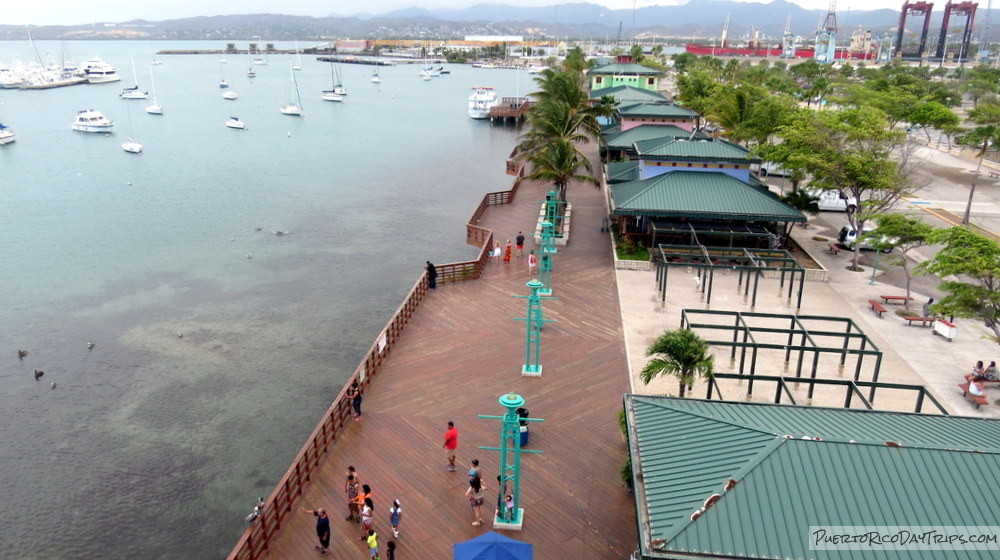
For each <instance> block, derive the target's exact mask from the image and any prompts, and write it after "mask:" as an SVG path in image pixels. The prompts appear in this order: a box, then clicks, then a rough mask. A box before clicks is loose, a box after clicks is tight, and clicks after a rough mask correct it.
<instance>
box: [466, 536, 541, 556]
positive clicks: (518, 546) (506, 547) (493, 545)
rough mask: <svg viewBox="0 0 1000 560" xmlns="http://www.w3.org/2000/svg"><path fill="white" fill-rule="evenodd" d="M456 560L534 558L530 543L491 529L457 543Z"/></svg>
mask: <svg viewBox="0 0 1000 560" xmlns="http://www.w3.org/2000/svg"><path fill="white" fill-rule="evenodd" d="M454 548H455V560H534V558H535V552H534V550H533V548H532V546H531V544H530V543H526V542H521V541H515V540H514V539H512V538H509V537H505V536H503V535H501V534H500V533H494V532H493V531H490V532H489V533H486V534H485V535H479V536H478V537H476V538H474V539H472V540H469V541H465V542H463V543H458V544H456V545H455V547H454Z"/></svg>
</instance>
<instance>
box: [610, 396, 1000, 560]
mask: <svg viewBox="0 0 1000 560" xmlns="http://www.w3.org/2000/svg"><path fill="white" fill-rule="evenodd" d="M625 416H626V424H627V432H628V440H629V454H630V458H631V461H632V473H633V474H632V481H633V484H634V489H635V503H636V510H637V520H638V524H639V553H638V554H639V555H638V558H641V559H642V560H662V559H676V560H680V559H685V560H688V559H695V558H698V559H722V558H725V559H733V558H755V559H775V560H779V559H780V560H793V559H794V560H798V559H822V560H840V559H844V560H847V559H852V560H854V559H857V560H867V559H879V560H882V559H885V560H896V559H903V558H905V559H907V560H909V559H917V560H932V559H934V560H937V559H959V560H964V559H987V558H989V559H995V558H998V557H1000V546H998V544H997V542H996V541H995V540H993V541H992V543H986V544H984V545H982V548H965V549H961V548H960V549H954V548H946V549H935V550H914V549H906V550H902V551H901V550H900V549H898V548H892V547H879V546H869V545H868V544H867V543H866V544H860V545H857V546H858V548H857V549H849V548H848V547H847V545H843V544H841V545H840V546H839V548H838V547H836V546H835V547H832V548H827V549H817V548H816V543H817V542H818V541H819V539H820V537H821V536H822V535H824V534H825V535H826V536H832V535H834V534H842V535H850V536H854V535H864V534H866V532H867V531H877V532H879V533H882V534H885V535H903V536H905V535H906V534H905V533H898V532H897V531H899V530H909V531H911V533H912V534H920V535H923V534H925V532H926V531H927V530H929V529H931V530H935V531H938V534H948V531H952V529H950V528H953V527H959V528H968V529H959V530H956V532H957V533H961V534H962V535H963V536H971V535H979V534H994V535H995V534H996V533H991V531H998V530H1000V529H998V528H997V527H995V526H996V525H998V523H997V519H1000V484H998V483H997V481H996V475H997V473H1000V420H992V419H986V418H968V417H956V416H939V415H929V414H911V413H898V412H885V411H875V410H863V409H862V410H852V409H835V408H820V407H811V406H790V405H771V404H758V403H744V402H723V401H705V400H697V399H681V398H673V397H649V396H640V395H626V396H625ZM976 526H979V528H978V529H977V528H976ZM985 526H994V527H992V528H988V527H985ZM821 531H826V532H825V533H822V532H821ZM827 544H828V545H829V542H827ZM990 547H991V548H990ZM633 558H635V557H633Z"/></svg>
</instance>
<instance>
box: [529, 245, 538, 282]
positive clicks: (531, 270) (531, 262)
mask: <svg viewBox="0 0 1000 560" xmlns="http://www.w3.org/2000/svg"><path fill="white" fill-rule="evenodd" d="M536 266H538V257H536V256H535V252H534V251H529V252H528V276H531V275H532V274H534V273H535V267H536Z"/></svg>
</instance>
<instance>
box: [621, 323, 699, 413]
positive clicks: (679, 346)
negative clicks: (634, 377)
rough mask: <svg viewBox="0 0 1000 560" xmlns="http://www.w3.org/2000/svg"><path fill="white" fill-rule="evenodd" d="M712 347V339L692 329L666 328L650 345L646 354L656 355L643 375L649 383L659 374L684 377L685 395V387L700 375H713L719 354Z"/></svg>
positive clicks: (641, 374) (681, 381) (647, 365)
mask: <svg viewBox="0 0 1000 560" xmlns="http://www.w3.org/2000/svg"><path fill="white" fill-rule="evenodd" d="M708 349H709V345H708V343H707V342H705V341H704V340H702V339H701V337H699V336H698V335H697V333H695V332H694V331H692V330H690V329H677V330H674V331H666V332H664V333H663V334H661V335H660V336H659V337H658V338H657V339H656V340H655V341H653V343H652V344H650V345H649V348H648V349H646V356H655V357H654V358H653V359H652V360H650V361H649V362H648V363H647V364H646V367H644V368H642V372H641V373H640V374H639V377H640V378H641V379H642V382H643V383H644V384H646V385H648V384H649V382H650V381H652V380H653V378H655V377H657V376H660V375H663V374H668V375H673V376H675V377H677V379H678V381H680V384H681V391H680V396H681V397H683V396H684V392H685V388H687V389H690V388H691V386H692V385H693V384H694V380H695V377H696V376H697V377H702V378H705V379H711V378H712V374H713V372H714V368H715V357H714V356H712V355H711V354H709V353H708Z"/></svg>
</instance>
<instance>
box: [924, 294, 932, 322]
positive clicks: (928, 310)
mask: <svg viewBox="0 0 1000 560" xmlns="http://www.w3.org/2000/svg"><path fill="white" fill-rule="evenodd" d="M932 305H934V298H929V299H928V300H927V303H925V304H924V319H930V318H931V306H932Z"/></svg>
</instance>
